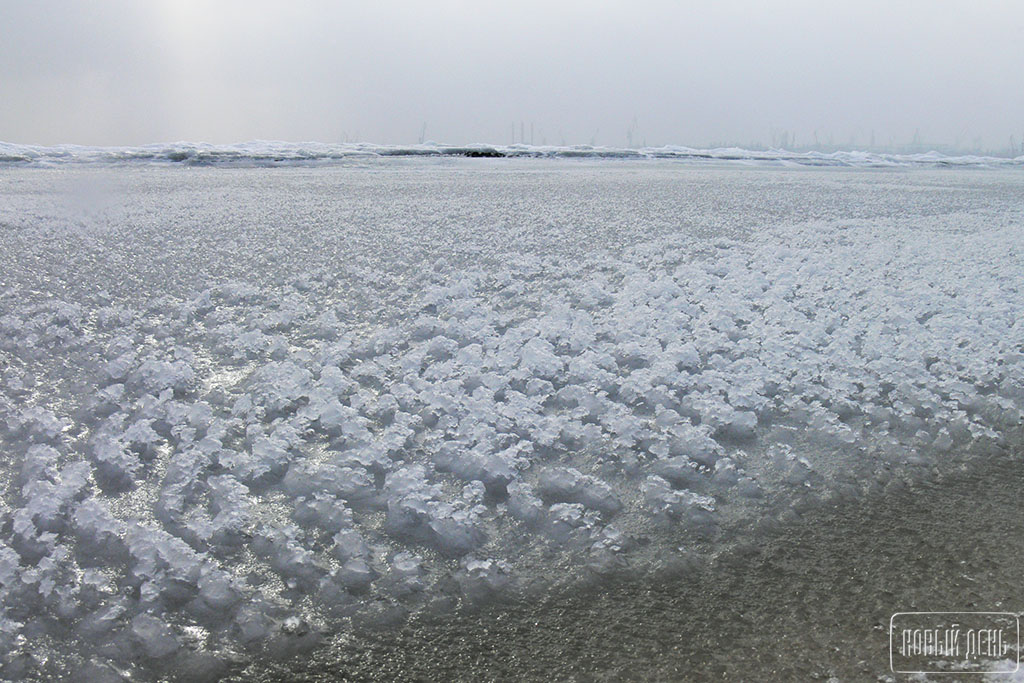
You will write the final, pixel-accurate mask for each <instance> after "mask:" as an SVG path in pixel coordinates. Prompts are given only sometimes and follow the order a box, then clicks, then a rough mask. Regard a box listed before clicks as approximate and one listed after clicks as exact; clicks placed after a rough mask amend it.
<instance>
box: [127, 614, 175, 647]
mask: <svg viewBox="0 0 1024 683" xmlns="http://www.w3.org/2000/svg"><path fill="white" fill-rule="evenodd" d="M132 636H134V638H135V639H136V640H137V641H138V644H139V647H141V648H142V651H143V652H145V654H146V656H147V657H153V658H159V657H166V656H167V655H169V654H171V653H173V652H176V651H177V650H178V648H179V647H181V644H180V643H179V642H178V639H177V638H176V637H175V636H174V632H173V631H172V630H171V628H170V627H169V626H168V625H167V624H165V623H164V622H162V621H160V620H159V619H157V618H156V617H153V616H150V615H148V614H140V615H138V616H137V617H135V618H134V619H132Z"/></svg>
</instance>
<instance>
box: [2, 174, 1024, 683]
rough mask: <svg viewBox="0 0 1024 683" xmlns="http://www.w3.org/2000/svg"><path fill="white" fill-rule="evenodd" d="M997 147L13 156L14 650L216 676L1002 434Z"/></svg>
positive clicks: (1004, 191)
mask: <svg viewBox="0 0 1024 683" xmlns="http://www.w3.org/2000/svg"><path fill="white" fill-rule="evenodd" d="M1020 186H1021V182H1020V177H1019V173H1018V172H1014V171H993V170H970V171H949V170H946V171H926V170H920V169H918V170H911V171H893V170H889V171H868V172H866V171H852V170H838V169H833V170H820V169H819V170H781V169H749V170H744V169H736V168H725V167H723V168H717V167H715V168H712V167H701V168H694V167H688V166H680V165H673V164H670V163H659V162H628V161H604V162H586V163H582V162H572V161H544V160H473V161H470V160H467V161H458V160H441V161H437V160H428V161H421V160H414V161H410V160H391V161H375V160H368V161H367V160H363V161H359V162H358V163H355V162H354V163H352V164H349V165H342V166H337V167H330V168H316V169H310V168H290V169H218V168H173V167H171V168H160V167H157V168H149V167H139V168H131V169H126V168H117V169H102V168H58V169H24V170H19V171H13V170H6V171H4V174H3V175H2V176H0V191H2V197H3V201H2V202H0V240H2V244H3V248H2V250H0V273H2V275H0V280H2V281H0V354H2V361H3V362H2V365H0V367H2V368H3V370H2V373H3V374H2V393H0V437H2V440H3V452H2V455H3V458H4V463H5V465H6V466H5V467H4V468H3V470H2V472H0V482H2V484H3V491H4V493H3V496H2V509H0V512H2V524H0V586H2V591H3V613H2V618H0V641H2V646H3V647H0V652H2V653H3V655H2V658H3V661H2V666H3V668H2V670H0V672H2V673H3V675H5V676H7V677H14V678H17V677H47V676H54V675H57V674H63V673H68V672H77V673H79V674H81V675H83V676H85V677H87V678H88V679H90V680H103V679H104V678H110V679H116V677H117V676H119V675H124V674H128V673H132V674H134V675H136V676H140V677H142V678H151V677H157V676H161V675H170V674H171V673H172V672H173V673H174V675H179V676H184V677H186V678H196V677H200V676H202V675H206V676H211V677H212V676H216V675H219V674H221V673H223V672H224V671H226V670H228V668H229V667H231V666H234V665H235V664H238V663H244V662H246V661H248V659H250V658H252V657H257V658H260V659H264V660H266V659H277V658H284V657H287V656H289V655H291V654H295V653H297V652H301V651H304V650H306V649H308V648H312V647H315V646H316V645H317V644H318V642H319V641H321V640H323V639H324V638H325V637H328V638H329V637H332V635H334V634H339V633H346V632H348V631H349V630H351V629H354V628H359V627H361V626H364V625H373V626H379V625H382V624H383V625H388V624H399V623H401V622H403V621H404V620H405V619H407V618H408V617H409V615H414V616H417V617H419V616H422V615H438V614H448V613H451V612H452V611H453V610H457V609H460V608H463V607H466V606H473V605H480V604H487V603H490V602H494V601H501V600H506V599H508V598H510V597H512V596H521V595H525V596H528V597H527V599H531V598H530V597H529V596H543V595H544V594H546V593H548V592H550V591H551V590H554V589H555V588H558V587H564V586H573V585H578V584H583V583H591V584H593V583H596V584H597V585H601V584H602V582H607V581H611V580H612V579H613V578H617V579H621V578H623V577H625V578H627V579H628V578H629V577H644V576H650V575H653V574H656V573H658V572H661V571H678V570H679V569H680V568H681V567H687V566H690V565H691V564H692V563H694V562H699V561H700V559H701V558H704V557H711V556H714V555H715V554H717V553H720V552H723V551H725V550H728V549H729V548H731V547H733V546H734V545H735V544H736V543H743V542H746V541H748V540H749V538H748V537H749V536H750V535H751V534H756V533H757V531H756V528H755V527H756V526H757V525H756V524H752V520H757V522H758V524H762V525H770V524H772V523H775V522H784V521H786V520H787V519H789V518H791V517H792V516H793V515H794V513H795V512H797V513H799V512H803V511H806V510H811V509H815V508H816V507H820V506H824V505H827V504H829V503H830V502H831V501H834V500H839V499H842V500H850V499H853V500H856V499H857V498H858V497H861V496H867V495H870V494H872V493H877V492H878V491H884V490H885V487H886V486H888V485H890V484H891V482H892V481H893V480H894V479H895V478H897V477H902V476H904V475H905V474H906V473H910V474H911V475H913V473H914V472H916V471H921V472H926V471H929V470H930V469H931V468H932V467H933V466H934V465H935V464H936V463H946V462H952V461H955V460H957V459H959V458H964V457H968V456H970V455H972V454H982V453H985V452H988V451H989V450H991V449H993V448H997V447H999V446H1000V444H1001V443H1002V441H1003V440H1004V438H1005V437H1004V434H1005V433H1006V430H1007V428H1009V427H1011V426H1016V425H1018V424H1019V422H1020V420H1021V418H1022V412H1021V410H1022V407H1024V322H1022V321H1021V311H1022V310H1024V306H1022V304H1024V301H1022V298H1024V292H1022V291H1021V285H1022V278H1024V275H1022V274H1024V268H1022V266H1024V263H1022V261H1024V259H1022V252H1021V246H1020V245H1021V239H1020V234H1021V205H1020V200H1019V195H1020V189H1021V187H1020Z"/></svg>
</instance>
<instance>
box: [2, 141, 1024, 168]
mask: <svg viewBox="0 0 1024 683" xmlns="http://www.w3.org/2000/svg"><path fill="white" fill-rule="evenodd" d="M374 157H377V158H379V157H395V158H400V157H421V158H422V157H471V158H544V159H582V160H587V159H590V160H593V159H634V160H636V159H651V160H654V159H660V160H674V161H679V162H686V163H698V164H699V163H708V162H714V163H725V164H741V165H768V166H786V165H789V166H832V167H853V168H898V167H957V168H972V167H987V168H1021V167H1022V166H1024V156H1020V157H1016V158H1009V157H995V156H983V155H948V154H942V153H940V152H935V151H930V152H921V153H913V154H896V153H883V152H864V151H857V150H850V151H838V152H793V151H789V150H785V149H767V150H751V149H742V148H739V147H716V148H710V149H700V148H694V147H685V146H680V145H666V146H662V147H639V148H636V149H631V148H623V147H606V146H591V145H574V146H561V145H526V144H515V145H486V144H471V145H446V144H439V143H433V142H427V143H423V144H415V145H380V144H372V143H365V142H364V143H333V144H331V143H322V142H282V141H276V140H255V141H252V142H243V143H236V144H221V145H214V144H209V143H204V142H172V143H163V144H152V145H142V146H138V147H90V146H84V145H54V146H49V147H47V146H40V145H21V144H14V143H8V142H0V167H2V166H3V165H28V166H61V165H65V164H94V165H95V164H128V163H150V164H185V165H200V166H206V165H232V166H279V165H323V164H331V163H341V162H345V161H355V160H359V159H366V158H374Z"/></svg>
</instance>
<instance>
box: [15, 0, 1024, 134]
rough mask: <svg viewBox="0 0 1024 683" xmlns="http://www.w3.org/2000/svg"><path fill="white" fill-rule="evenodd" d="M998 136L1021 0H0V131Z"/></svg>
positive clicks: (1007, 126)
mask: <svg viewBox="0 0 1024 683" xmlns="http://www.w3.org/2000/svg"><path fill="white" fill-rule="evenodd" d="M1011 136H1013V141H1014V144H1016V146H1017V149H1018V150H1019V149H1020V146H1021V145H1022V144H1024V2H1021V1H1020V0H973V1H970V2H966V1H965V2H960V1H956V0H922V1H914V0H900V1H898V2H894V1H893V0H885V1H875V0H858V1H856V2H853V1H848V2H840V1H838V0H810V1H803V0H799V1H797V0H792V1H786V0H778V1H774V2H769V1H761V2H756V1H750V2H737V1H732V0H718V1H715V2H712V1H711V0H707V1H706V2H689V1H684V0H677V1H675V2H662V1H658V0H632V1H629V2H614V1H602V0H587V1H576V0H563V1H559V0H546V1H544V2H537V1H533V0H524V1H521V2H514V3H513V2H487V1H486V0H476V1H474V2H457V1H455V0H435V1H433V2H395V1H389V0H375V1H373V2H365V1H363V2H328V1H326V0H323V1H321V0H286V1H285V0H281V1H277V2H271V1H268V0H219V1H218V0H205V1H199V0H134V1H132V0H91V1H90V2H84V1H82V2H71V1H61V0H0V140H3V141H6V142H14V143H24V144H43V145H50V144H59V143H78V144H88V145H137V144H145V143H151V142H170V141H178V140H190V141H205V142H211V143H230V142H241V141H247V140H258V139H263V140H291V141H309V140H315V141H321V142H342V141H365V142H376V143H397V144H403V143H413V142H417V141H420V140H421V139H422V140H431V141H437V142H445V143H453V144H461V143H474V142H483V143H495V144H509V143H512V142H513V141H515V142H522V141H524V139H525V142H531V141H532V142H534V143H535V144H563V143H564V144H597V145H610V146H626V145H628V144H632V146H639V145H642V144H647V145H663V144H680V145H691V146H708V145H712V144H739V145H753V144H760V145H766V146H767V145H773V144H774V145H777V146H778V145H783V144H785V146H788V147H791V148H792V147H801V146H804V145H811V144H814V143H815V141H817V142H818V143H819V144H820V145H826V144H831V145H832V146H835V147H841V148H868V147H871V146H872V142H873V143H874V146H876V147H881V146H890V145H892V146H899V145H906V144H909V143H911V142H913V141H915V140H917V141H918V142H921V143H922V144H926V143H927V144H936V145H938V144H942V145H950V146H955V147H958V148H962V149H987V150H993V151H1003V150H1008V149H1009V145H1010V142H1011ZM1018 153H1019V152H1018Z"/></svg>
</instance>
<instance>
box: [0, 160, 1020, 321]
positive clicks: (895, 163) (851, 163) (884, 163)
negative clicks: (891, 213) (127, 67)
mask: <svg viewBox="0 0 1024 683" xmlns="http://www.w3.org/2000/svg"><path fill="white" fill-rule="evenodd" d="M445 156H448V157H488V158H489V157H527V158H550V159H608V160H615V159H633V160H643V159H671V160H675V161H679V162H688V163H695V164H701V163H704V164H706V163H709V162H717V163H732V164H763V165H774V166H787V165H799V166H811V167H817V166H841V167H858V168H878V167H915V166H918V167H920V166H924V167H929V166H936V167H949V166H956V167H961V168H970V167H979V166H980V167H998V166H1009V167H1013V166H1017V165H1020V164H1024V157H1017V158H1015V159H1014V158H1005V157H990V156H978V155H962V156H950V155H945V154H940V153H939V152H935V151H932V152H927V153H916V154H885V153H874V152H861V151H839V152H790V151H787V150H782V149H768V150H748V149H741V148H737V147H722V148H714V149H696V148H692V147H682V146H676V145H669V146H664V147H643V148H640V149H625V148H618V147H600V146H591V145H575V146H568V147H567V146H556V145H525V144H515V145H445V144H438V143H431V142H428V143H424V144H419V145H405V146H403V145H376V144H370V143H334V144H329V143H322V142H304V143H295V142H282V141H264V140H257V141H252V142H245V143H239V144H232V145H211V144H206V143H196V142H176V143H167V144H155V145H144V146H141V147H89V146H84V145H56V146H53V147H42V146H38V145H17V144H12V143H7V142H0V164H3V165H39V166H61V165H66V164H73V165H82V164H89V165H101V164H103V165H109V164H125V163H132V164H184V165H188V166H207V165H221V164H223V165H232V166H243V167H250V166H280V165H295V164H300V165H324V164H337V163H345V162H351V161H353V160H360V159H367V158H373V157H378V158H379V157H445ZM237 286H238V285H235V284H234V283H233V285H232V286H226V287H225V288H227V289H228V291H230V292H232V293H233V292H234V291H235V289H234V288H235V287H237ZM242 291H243V292H244V291H245V290H242ZM222 293H223V292H222ZM228 300H229V301H230V300H233V299H228Z"/></svg>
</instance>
